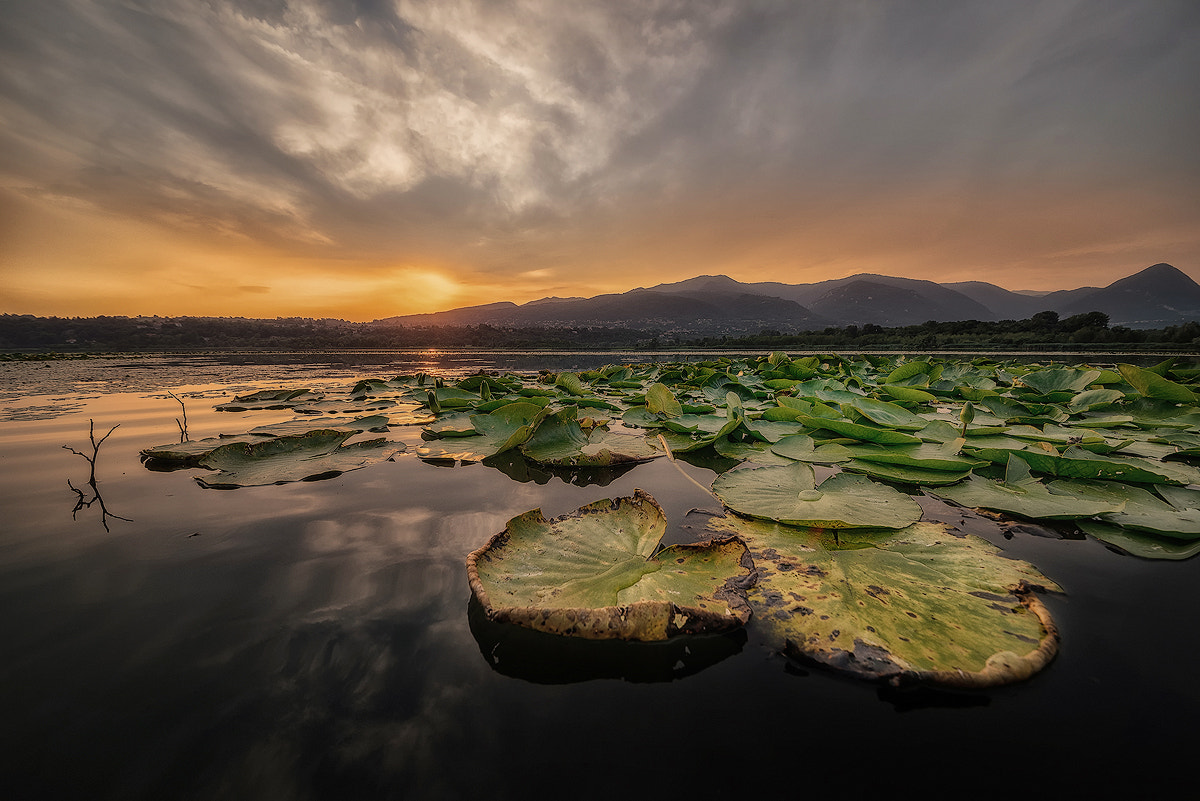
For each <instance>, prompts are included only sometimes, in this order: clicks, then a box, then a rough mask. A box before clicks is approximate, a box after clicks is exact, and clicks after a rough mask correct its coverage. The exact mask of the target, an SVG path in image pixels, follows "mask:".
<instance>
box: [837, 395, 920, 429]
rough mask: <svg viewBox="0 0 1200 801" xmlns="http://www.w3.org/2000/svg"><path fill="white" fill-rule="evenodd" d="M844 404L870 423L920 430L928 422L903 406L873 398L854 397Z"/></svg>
mask: <svg viewBox="0 0 1200 801" xmlns="http://www.w3.org/2000/svg"><path fill="white" fill-rule="evenodd" d="M846 406H849V407H850V408H853V409H855V410H856V411H858V412H859V414H861V415H862V416H863V417H865V418H867V419H868V420H870V421H871V422H872V423H875V424H876V425H879V426H884V427H885V428H896V429H900V430H904V431H920V430H921V429H922V428H924V427H925V426H926V425H928V424H929V421H928V420H926V419H925V418H923V417H918V416H917V415H915V414H913V413H912V412H910V411H909V410H908V409H905V408H904V407H903V406H900V405H898V404H895V403H889V402H887V401H881V400H876V399H875V398H855V399H854V400H852V401H850V402H849V403H847V404H846Z"/></svg>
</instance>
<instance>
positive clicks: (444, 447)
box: [417, 402, 550, 462]
mask: <svg viewBox="0 0 1200 801" xmlns="http://www.w3.org/2000/svg"><path fill="white" fill-rule="evenodd" d="M548 414H550V410H549V409H548V408H547V407H543V406H539V405H538V404H536V403H524V402H522V403H510V404H508V405H507V406H502V407H501V408H499V409H497V410H496V411H494V412H490V413H488V414H474V415H471V424H472V425H473V426H474V427H475V430H476V431H478V432H479V434H478V436H473V437H472V436H467V437H454V438H452V439H449V440H434V441H433V442H430V443H429V444H427V445H422V446H421V447H419V448H417V456H419V457H420V458H422V459H436V460H455V461H466V462H479V461H483V460H484V459H486V458H488V457H489V456H495V455H496V454H499V453H504V452H505V451H507V450H509V449H511V448H515V447H517V446H518V445H521V444H523V443H524V442H526V441H527V440H528V439H529V438H530V437H531V436H532V435H533V432H534V429H536V428H537V426H538V423H540V422H541V421H542V419H543V418H544V417H545V416H546V415H548Z"/></svg>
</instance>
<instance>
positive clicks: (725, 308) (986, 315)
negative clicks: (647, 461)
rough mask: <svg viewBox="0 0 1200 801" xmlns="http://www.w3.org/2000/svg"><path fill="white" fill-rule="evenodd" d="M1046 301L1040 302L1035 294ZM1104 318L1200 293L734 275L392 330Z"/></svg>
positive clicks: (1158, 281) (1169, 321) (1132, 316)
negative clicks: (1046, 315)
mask: <svg viewBox="0 0 1200 801" xmlns="http://www.w3.org/2000/svg"><path fill="white" fill-rule="evenodd" d="M1035 294H1036V295H1038V296H1032V295H1035ZM1039 311H1055V312H1058V313H1059V314H1062V315H1064V316H1070V315H1073V314H1078V313H1086V312H1092V311H1099V312H1103V313H1105V314H1107V315H1109V317H1110V321H1111V324H1112V325H1114V326H1116V325H1125V326H1131V327H1136V328H1150V327H1162V326H1164V325H1173V324H1179V323H1183V322H1187V321H1189V320H1200V284H1197V283H1196V282H1195V281H1193V280H1192V279H1191V277H1189V276H1188V275H1187V274H1186V273H1184V272H1183V271H1182V270H1179V269H1177V268H1175V267H1173V266H1172V265H1170V264H1166V263H1159V264H1155V265H1152V266H1150V267H1147V268H1145V269H1143V270H1141V271H1139V272H1137V273H1134V274H1133V275H1130V276H1128V277H1126V278H1122V279H1120V280H1118V281H1114V282H1113V283H1112V284H1110V285H1108V286H1107V287H1103V288H1098V287H1080V288H1078V289H1064V290H1058V291H1055V292H1049V293H1029V294H1023V293H1017V292H1012V291H1009V290H1007V289H1003V288H1001V287H999V286H996V285H994V284H989V283H986V282H983V281H963V282H960V283H947V284H939V283H936V282H933V281H926V280H917V279H911V278H899V277H894V276H886V275H877V274H874V273H860V274H857V275H852V276H848V277H846V278H837V279H830V280H827V281H819V282H816V283H812V284H784V283H777V282H759V283H742V282H740V281H738V280H736V279H733V278H730V277H729V276H727V275H698V276H696V277H695V278H688V279H686V280H683V281H678V282H675V283H668V284H658V285H657V286H653V287H651V288H649V289H646V288H643V287H638V288H637V289H631V290H629V291H628V292H619V293H610V294H606V295H597V296H596V297H592V298H558V297H548V298H542V299H540V300H535V301H530V302H529V303H525V304H524V305H521V306H517V305H516V304H513V303H510V302H508V301H503V302H499V303H489V304H483V305H480V306H471V307H466V308H461V309H452V310H449V311H445V312H438V313H435V314H420V315H407V316H404V317H393V318H388V319H387V320H381V321H377V322H380V323H383V324H387V325H447V326H454V325H479V324H484V323H486V324H489V325H505V326H555V327H570V326H575V325H602V326H617V327H624V328H641V329H646V330H656V331H663V332H673V333H675V334H676V335H678V334H685V335H699V334H703V335H715V334H720V335H726V334H729V335H739V334H746V333H758V332H759V331H760V330H766V329H777V330H781V331H804V330H819V329H821V328H824V327H826V326H828V325H849V324H855V325H862V324H866V323H873V324H878V325H886V326H903V325H920V324H922V323H924V322H925V321H927V320H936V321H939V322H940V321H952V320H1003V319H1012V320H1020V319H1027V318H1029V317H1030V316H1032V315H1033V314H1035V313H1036V312H1039Z"/></svg>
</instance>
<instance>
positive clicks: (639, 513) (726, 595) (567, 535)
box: [467, 490, 753, 641]
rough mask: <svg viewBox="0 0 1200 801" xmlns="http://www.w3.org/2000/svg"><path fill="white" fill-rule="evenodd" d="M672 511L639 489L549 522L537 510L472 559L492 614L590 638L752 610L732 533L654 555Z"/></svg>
mask: <svg viewBox="0 0 1200 801" xmlns="http://www.w3.org/2000/svg"><path fill="white" fill-rule="evenodd" d="M665 531H666V515H665V514H664V513H663V511H662V509H661V508H660V507H659V505H658V504H657V503H656V502H655V501H654V499H653V498H652V497H650V495H648V494H647V493H645V492H642V491H641V490H638V491H636V493H635V494H634V496H633V497H632V498H618V499H616V500H607V499H606V500H600V501H597V502H595V503H592V504H589V505H588V506H584V507H583V508H581V509H578V510H577V511H575V512H573V513H572V514H568V515H564V516H562V517H558V518H554V519H553V520H547V519H546V518H545V517H543V516H542V513H541V510H538V509H535V510H533V511H531V512H526V513H525V514H523V515H519V516H517V517H514V518H513V519H512V520H510V521H509V522H508V525H507V526H506V527H505V529H504V531H502V532H500V533H499V534H496V535H495V536H494V537H492V538H491V539H490V540H489V541H488V543H487V544H486V545H484V546H483V547H482V548H480V549H478V550H477V551H474V552H473V553H472V554H471V555H470V556H469V557H468V558H467V575H468V578H469V580H470V584H471V591H472V592H473V593H474V595H475V598H476V599H477V600H478V601H479V603H480V604H481V605H482V607H483V608H484V610H485V613H486V615H487V617H488V619H489V620H493V621H497V622H503V623H515V624H517V625H521V626H526V627H528V628H532V629H536V630H539V631H545V632H549V633H552V634H563V635H568V636H574V637H584V638H588V639H626V640H642V641H654V640H665V639H667V638H668V637H672V636H675V635H679V634H701V633H708V632H716V631H726V630H729V629H732V628H736V627H738V626H741V625H743V624H744V623H745V622H746V621H747V620H748V619H749V616H750V608H749V606H748V605H747V604H746V600H745V596H744V587H745V586H746V585H748V584H749V583H750V582H751V581H752V580H753V579H752V575H753V573H752V566H751V563H750V560H749V558H748V557H747V554H746V548H745V546H744V545H743V544H742V542H741V541H740V540H738V539H737V538H735V537H727V538H724V539H722V540H719V541H715V542H711V543H705V544H702V545H673V546H671V547H669V548H664V549H663V550H662V551H659V552H657V553H656V550H657V548H658V544H659V541H660V540H661V538H662V535H663V533H664V532H665Z"/></svg>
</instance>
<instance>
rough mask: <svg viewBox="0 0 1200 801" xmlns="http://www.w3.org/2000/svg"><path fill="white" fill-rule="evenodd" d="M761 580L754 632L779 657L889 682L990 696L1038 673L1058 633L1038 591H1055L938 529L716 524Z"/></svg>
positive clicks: (719, 520)
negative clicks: (743, 550)
mask: <svg viewBox="0 0 1200 801" xmlns="http://www.w3.org/2000/svg"><path fill="white" fill-rule="evenodd" d="M708 528H709V530H710V531H712V532H713V533H714V534H717V535H722V536H728V535H730V534H735V535H736V536H738V537H740V538H742V539H743V540H744V541H745V542H746V544H747V546H748V547H749V548H750V551H751V554H752V555H753V557H754V561H755V565H756V567H757V569H758V571H759V579H758V584H757V585H756V586H755V587H753V588H751V590H750V591H749V593H748V598H749V601H750V605H751V608H752V609H753V610H754V620H755V625H756V627H758V628H760V629H761V630H762V631H764V632H765V634H766V636H767V638H768V641H769V642H770V643H771V644H772V645H773V646H774V647H776V648H777V649H779V650H780V651H783V652H785V653H787V654H788V655H790V656H792V657H794V658H796V659H798V660H801V661H804V662H807V663H816V664H820V665H823V666H826V667H831V668H833V669H835V670H838V671H841V672H845V673H847V674H850V675H852V676H856V677H859V678H867V679H876V680H887V681H890V682H892V683H895V684H900V683H906V682H926V683H931V684H936V685H942V686H949V687H987V686H995V685H1001V684H1008V683H1011V682H1016V681H1021V680H1023V679H1027V678H1029V677H1030V676H1032V675H1033V674H1034V673H1036V672H1037V671H1039V670H1041V669H1042V668H1044V667H1045V666H1046V665H1048V664H1049V663H1050V661H1051V660H1052V659H1053V658H1054V656H1055V654H1056V653H1057V649H1058V632H1057V629H1056V627H1055V626H1054V623H1053V621H1052V620H1051V618H1050V615H1049V613H1048V612H1047V611H1046V609H1045V607H1044V605H1043V604H1042V603H1041V601H1040V599H1039V598H1038V597H1037V596H1036V595H1035V594H1034V589H1048V590H1058V589H1059V588H1058V586H1057V585H1056V584H1054V582H1052V581H1051V580H1050V579H1048V578H1046V577H1045V576H1044V575H1042V574H1041V573H1040V572H1039V571H1038V570H1037V568H1035V567H1033V566H1032V565H1030V564H1028V563H1025V562H1020V561H1016V560H1013V559H1007V558H1005V557H1004V556H1002V555H1001V553H1000V552H999V549H997V548H996V547H995V546H993V545H991V544H989V543H988V542H986V541H985V540H982V539H980V538H978V537H973V536H969V535H960V534H954V533H951V532H950V531H948V530H947V529H946V528H945V527H944V526H942V525H941V524H936V523H916V524H914V525H912V526H909V527H907V528H903V529H899V530H886V531H880V530H866V529H865V530H862V531H857V532H842V534H841V536H840V537H839V539H838V540H837V541H834V539H833V538H832V537H831V536H830V535H829V533H828V532H822V531H821V530H819V529H808V528H798V527H794V526H786V525H780V524H777V523H770V522H764V521H759V520H744V519H739V518H735V517H732V516H729V517H716V518H712V519H711V520H710V521H709V523H708Z"/></svg>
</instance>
